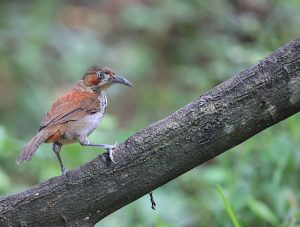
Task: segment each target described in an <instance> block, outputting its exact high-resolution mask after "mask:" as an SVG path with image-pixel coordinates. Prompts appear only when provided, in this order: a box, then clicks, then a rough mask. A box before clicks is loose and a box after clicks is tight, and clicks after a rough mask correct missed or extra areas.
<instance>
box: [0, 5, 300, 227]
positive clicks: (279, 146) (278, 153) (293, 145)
mask: <svg viewBox="0 0 300 227" xmlns="http://www.w3.org/2000/svg"><path fill="white" fill-rule="evenodd" d="M299 10H300V2H299V1H298V0H286V1H279V0H227V1H223V0H189V1H181V0H164V1H159V0H118V1H117V0H115V1H91V0H86V1H83V0H81V1H80V0H77V1H76V0H73V1H58V0H53V1H37V0H36V1H17V0H15V1H6V2H5V1H1V3H0V18H1V19H0V42H1V45H0V119H1V121H0V182H1V183H0V195H1V196H4V195H9V194H13V193H16V192H20V191H23V190H25V189H28V188H29V187H31V186H33V185H35V184H38V183H40V182H43V181H45V180H47V179H49V178H51V177H54V176H58V175H60V169H59V165H58V162H57V160H56V157H55V155H54V154H53V152H52V149H51V145H43V146H41V147H40V149H39V150H38V152H37V153H36V155H35V156H34V158H33V159H32V161H30V162H28V163H26V164H24V165H20V166H17V165H16V164H15V159H16V157H17V155H18V153H19V151H20V150H21V148H22V147H23V146H24V145H25V144H26V142H28V140H29V139H30V138H31V137H32V136H33V135H34V133H35V132H36V130H37V129H38V127H39V123H40V121H41V119H42V117H43V115H44V114H45V112H46V111H47V110H48V108H49V107H50V105H51V104H52V103H53V102H54V101H55V99H56V98H58V97H59V96H60V95H61V94H63V93H64V92H65V91H66V90H68V89H69V88H70V87H71V86H72V85H73V84H74V83H76V81H77V80H78V79H79V78H80V77H81V75H82V74H83V73H84V72H85V70H86V69H87V68H88V67H90V66H91V65H94V64H97V65H105V66H109V67H111V68H113V69H114V70H115V71H116V72H117V73H119V74H121V75H124V76H125V78H127V79H128V80H130V81H132V82H133V84H134V88H133V89H128V88H126V87H124V86H115V87H113V89H111V90H110V91H109V92H108V101H109V105H108V109H107V114H106V116H105V118H104V119H103V121H102V124H101V126H100V127H99V128H98V129H97V130H96V131H95V132H94V133H93V134H92V135H91V136H90V140H91V141H97V142H101V143H114V142H115V140H117V141H118V142H122V141H123V140H125V139H126V138H127V137H129V136H130V135H132V134H134V133H135V132H137V131H138V130H140V129H141V128H144V127H146V126H147V125H149V124H150V123H152V122H155V121H157V120H160V119H162V118H164V117H166V116H168V115H169V114H171V113H173V112H174V111H176V110H177V109H178V108H180V107H182V106H184V105H186V104H187V103H188V102H190V101H192V100H194V99H195V98H196V97H198V96H200V95H201V94H203V93H205V92H206V91H208V90H210V89H211V88H213V87H214V86H216V85H217V84H219V83H221V82H222V81H224V80H226V79H228V78H229V77H231V76H233V75H235V74H236V73H238V72H240V71H241V70H243V69H246V68H247V67H249V66H250V65H252V64H254V63H256V62H257V61H258V60H260V59H262V58H264V57H265V56H267V55H269V54H270V53H272V52H273V51H275V50H276V49H277V48H279V47H280V46H282V45H283V44H285V43H286V42H288V41H290V40H292V39H295V38H297V37H298V36H299V33H300V29H299V24H300V14H299ZM299 121H300V118H299V115H296V116H292V117H290V118H289V119H287V120H285V121H284V122H281V123H279V124H278V125H276V126H274V127H271V128H269V129H267V130H265V131H263V132H262V133H260V134H259V135H257V136H254V137H253V138H251V139H249V140H248V141H246V142H244V143H243V144H241V145H239V146H238V147H235V148H233V149H231V150H230V151H228V152H225V153H224V154H222V155H221V156H219V157H217V158H215V159H213V160H212V161H210V162H208V163H206V164H204V165H201V166H199V167H197V168H195V169H193V170H192V171H190V172H188V173H186V174H184V175H182V176H181V177H179V178H177V179H175V180H173V181H171V182H170V183H168V184H166V185H164V186H162V187H161V188H159V189H157V190H156V191H155V192H154V196H155V199H156V202H157V204H158V206H157V211H152V210H151V208H150V202H149V198H148V196H145V197H143V198H141V199H139V200H137V201H135V202H133V203H132V204H130V205H128V206H126V207H125V208H122V209H121V210H119V211H117V212H115V213H113V214H111V215H110V216H108V217H107V218H105V219H104V220H102V221H101V223H98V224H97V226H105V227H106V226H125V227H126V226H128V227H129V226H137V227H139V226H156V227H161V226H186V227H189V226H191V227H192V226H232V224H231V220H230V218H229V216H228V214H227V212H226V208H225V205H224V204H223V201H222V199H221V197H220V195H219V194H218V192H217V190H216V184H219V185H221V187H222V190H223V193H224V195H225V196H226V198H227V199H228V202H229V203H230V204H231V206H232V209H233V211H234V213H235V215H236V216H237V219H238V221H239V223H240V224H241V225H243V226H254V225H255V226H299V225H300V210H299V206H300V204H299V203H300V200H299V199H300V181H299V175H298V174H299V170H300V153H299V145H300V142H299V141H300V140H299V136H300V127H299ZM100 152H103V150H99V149H96V148H82V147H81V146H80V145H78V144H75V145H68V146H65V147H64V148H63V152H62V158H63V161H64V163H65V165H66V167H67V168H68V169H74V168H76V167H77V166H79V165H81V164H82V163H84V162H87V161H89V160H92V159H93V158H94V157H96V156H97V155H98V154H99V153H100Z"/></svg>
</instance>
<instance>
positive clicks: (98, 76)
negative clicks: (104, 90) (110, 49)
mask: <svg viewBox="0 0 300 227" xmlns="http://www.w3.org/2000/svg"><path fill="white" fill-rule="evenodd" d="M96 75H97V78H98V79H103V78H104V77H105V75H104V72H101V71H98V72H97V73H96Z"/></svg>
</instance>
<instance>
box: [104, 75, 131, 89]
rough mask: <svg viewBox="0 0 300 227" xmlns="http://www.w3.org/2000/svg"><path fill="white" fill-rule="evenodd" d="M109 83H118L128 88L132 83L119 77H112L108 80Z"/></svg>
mask: <svg viewBox="0 0 300 227" xmlns="http://www.w3.org/2000/svg"><path fill="white" fill-rule="evenodd" d="M109 82H110V83H118V84H124V85H126V86H128V87H132V83H130V82H129V81H128V80H126V79H124V78H123V77H121V76H113V77H111V78H110V79H109Z"/></svg>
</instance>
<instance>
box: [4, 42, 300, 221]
mask: <svg viewBox="0 0 300 227" xmlns="http://www.w3.org/2000/svg"><path fill="white" fill-rule="evenodd" d="M299 110H300V39H297V40H295V41H292V42H290V43H288V44H287V45H285V46H284V47H282V48H280V49H279V50H277V51H276V52H274V53H273V54H272V55H271V56H269V57H267V58H265V59H263V60H261V61H260V62H258V63H257V64H256V65H254V66H252V67H250V68H248V69H247V70H245V71H244V72H241V73H240V74H238V75H236V76H234V77H232V78H231V79H229V80H227V81H225V82H223V83H222V84H220V85H219V86H217V87H215V88H213V89H212V90H211V91H209V92H207V93H206V94H204V95H202V96H200V97H199V98H197V99H196V100H195V101H193V102H191V103H189V104H188V105H187V106H185V107H183V108H182V109H180V110H178V111H177V112H175V113H174V114H172V115H171V116H169V117H167V118H165V119H163V120H160V121H158V122H156V123H154V124H151V125H150V126H149V127H147V128H145V129H142V130H141V131H140V132H138V133H136V134H135V135H133V136H131V137H130V138H128V139H127V140H126V141H125V142H124V143H122V144H120V145H119V146H118V147H117V148H116V150H115V160H116V161H117V163H118V164H111V165H109V164H108V163H107V162H106V158H105V157H106V156H105V155H100V156H98V157H97V158H96V159H94V160H92V161H91V162H89V163H86V164H84V165H82V166H80V167H78V168H77V169H75V170H72V171H69V172H68V175H67V176H68V180H67V181H66V179H65V178H64V177H54V178H52V179H50V180H48V181H47V182H45V183H42V184H40V185H37V186H35V187H33V188H32V189H29V190H28V191H25V192H22V193H19V194H15V195H12V196H7V197H3V198H1V199H0V226H93V225H94V224H95V223H97V222H98V221H99V220H101V219H102V218H104V217H105V216H107V215H108V214H110V213H112V212H114V211H116V210H117V209H119V208H121V207H123V206H125V205H126V204H128V203H130V202H132V201H134V200H136V199H137V198H139V197H141V196H143V195H145V194H146V193H148V192H149V191H151V190H154V189H155V188H157V187H159V186H161V185H163V184H165V183H167V182H168V181H170V180H172V179H174V178H176V177H178V176H179V175H181V174H183V173H185V172H187V171H189V170H190V169H192V168H194V167H195V166H198V165H200V164H201V163H203V162H206V161H207V160H209V159H211V158H213V157H215V156H217V155H219V154H221V153H222V152H224V151H226V150H228V149H229V148H232V147H234V146H236V145H237V144H239V143H241V142H243V141H245V140H246V139H248V138H250V137H251V136H253V135H254V134H256V133H258V132H260V131H262V130H263V129H265V128H267V127H269V126H271V125H274V124H276V123H277V122H279V121H281V120H283V119H285V118H287V117H289V116H291V115H292V114H295V113H297V112H298V111H299Z"/></svg>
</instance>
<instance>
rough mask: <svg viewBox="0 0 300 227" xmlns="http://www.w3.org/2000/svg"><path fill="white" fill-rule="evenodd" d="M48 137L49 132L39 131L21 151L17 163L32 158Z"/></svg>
mask: <svg viewBox="0 0 300 227" xmlns="http://www.w3.org/2000/svg"><path fill="white" fill-rule="evenodd" d="M48 137H49V133H45V131H43V130H42V131H39V132H38V133H37V134H36V135H35V136H34V137H33V138H32V139H31V140H30V141H29V143H28V144H27V145H26V146H25V147H24V149H23V150H22V151H21V152H20V154H19V156H18V158H17V160H16V162H17V164H21V163H23V162H26V161H28V160H30V159H31V158H32V156H33V154H34V153H35V151H36V150H37V149H38V147H39V146H40V145H41V144H42V143H43V142H45V140H46V139H47V138H48Z"/></svg>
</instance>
